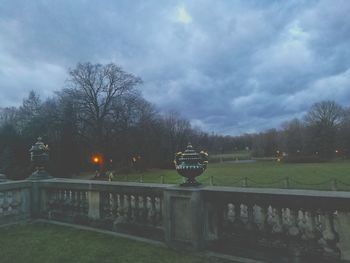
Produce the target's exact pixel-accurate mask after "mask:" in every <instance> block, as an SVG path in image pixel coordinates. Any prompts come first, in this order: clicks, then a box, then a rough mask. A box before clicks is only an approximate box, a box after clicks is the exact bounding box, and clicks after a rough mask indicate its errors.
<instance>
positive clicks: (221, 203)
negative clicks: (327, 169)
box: [0, 179, 350, 262]
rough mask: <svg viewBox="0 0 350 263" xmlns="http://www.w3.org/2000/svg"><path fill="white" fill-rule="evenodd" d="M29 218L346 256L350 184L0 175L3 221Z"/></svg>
mask: <svg viewBox="0 0 350 263" xmlns="http://www.w3.org/2000/svg"><path fill="white" fill-rule="evenodd" d="M29 218H46V219H48V220H55V221H62V222H69V223H74V224H80V225H88V226H92V227H98V228H104V229H108V230H112V231H117V232H122V233H128V234H131V235H137V236H144V237H147V238H152V239H157V240H162V241H166V242H167V243H168V244H169V245H172V244H174V245H177V244H180V243H182V244H185V246H187V247H191V246H192V247H193V248H200V249H211V250H215V251H219V252H224V253H231V254H232V253H233V254H239V253H240V252H242V251H249V252H248V257H249V256H253V257H254V256H256V257H257V258H264V256H266V254H267V253H268V254H270V255H274V256H275V255H276V256H278V255H282V256H294V257H299V256H302V257H306V258H311V259H310V260H311V261H310V260H309V262H315V261H312V260H314V259H315V258H321V257H322V258H326V259H329V260H330V261H331V262H334V261H335V260H338V259H346V260H350V192H335V191H310V190H307V191H306V190H288V189H262V188H238V187H237V188H234V187H214V186H212V187H196V188H184V187H177V186H174V185H165V184H145V183H129V182H124V183H122V182H105V181H85V180H71V179H49V180H41V181H17V182H13V181H12V182H4V183H1V184H0V225H1V224H6V223H10V222H17V221H19V220H23V219H29ZM173 241H174V242H173ZM252 251H253V252H252ZM260 252H261V253H260ZM249 253H250V254H249ZM245 256H247V255H245ZM279 262H282V261H279ZM318 262H319V261H318Z"/></svg>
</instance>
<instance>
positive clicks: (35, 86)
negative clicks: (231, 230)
mask: <svg viewBox="0 0 350 263" xmlns="http://www.w3.org/2000/svg"><path fill="white" fill-rule="evenodd" d="M349 14H350V1H348V0H324V1H323V0H320V1H316V0H305V1H303V0H295V1H286V0H281V1H272V0H255V1H252V0H241V1H239V0H226V1H224V0H222V1H220V0H218V1H213V0H196V1H189V0H188V1H185V0H183V1H159V0H143V1H136V0H135V1H130V0H125V1H124V0H111V1H102V0H101V1H87V0H74V1H72V0H66V1H63V0H61V1H49V0H46V1H43V0H42V1H39V0H37V1H33V0H27V1H25V0H20V1H19V0H18V1H17V0H0V91H1V92H0V106H1V107H5V106H16V105H19V104H20V103H21V101H22V99H23V98H24V97H25V96H26V95H27V94H28V91H29V90H35V91H37V92H39V93H40V94H41V96H42V97H43V98H44V97H47V96H50V95H52V94H53V91H55V90H59V89H61V88H62V87H63V86H64V82H65V79H66V78H67V70H68V68H72V67H74V66H75V65H76V64H77V63H78V62H87V61H89V62H92V63H108V62H114V63H116V64H119V65H120V66H122V67H123V68H124V69H125V70H126V71H128V72H132V73H134V74H136V75H138V76H140V77H141V78H142V79H143V81H144V84H143V85H142V86H140V89H141V90H142V92H143V94H144V96H145V98H146V99H148V100H149V101H151V102H153V103H154V104H155V105H156V106H157V108H158V109H160V110H161V111H164V112H165V111H170V110H175V111H177V112H179V113H180V114H181V115H182V116H184V117H186V118H189V119H190V120H191V122H192V124H194V125H196V126H199V127H201V128H202V129H204V130H206V131H214V132H217V133H221V134H233V135H237V134H241V133H244V132H255V131H260V130H264V129H266V128H271V127H279V125H280V124H281V123H282V122H283V121H285V120H289V119H291V118H294V117H301V116H303V114H304V113H305V111H307V110H308V108H309V107H310V106H311V105H312V104H313V103H315V102H317V101H320V100H326V99H327V100H328V99H330V100H335V101H337V102H338V103H340V104H341V105H344V106H350V15H349Z"/></svg>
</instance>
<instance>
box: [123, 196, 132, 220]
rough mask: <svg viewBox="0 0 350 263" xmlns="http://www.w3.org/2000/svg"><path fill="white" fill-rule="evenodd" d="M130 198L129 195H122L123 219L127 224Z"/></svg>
mask: <svg viewBox="0 0 350 263" xmlns="http://www.w3.org/2000/svg"><path fill="white" fill-rule="evenodd" d="M130 212H131V211H130V197H129V195H127V194H125V195H124V218H125V220H126V221H127V222H128V221H130Z"/></svg>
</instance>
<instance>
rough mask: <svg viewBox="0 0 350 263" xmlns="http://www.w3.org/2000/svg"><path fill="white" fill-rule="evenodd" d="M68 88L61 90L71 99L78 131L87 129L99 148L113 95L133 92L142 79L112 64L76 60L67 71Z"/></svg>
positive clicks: (115, 96) (110, 111) (118, 95)
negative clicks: (76, 113)
mask: <svg viewBox="0 0 350 263" xmlns="http://www.w3.org/2000/svg"><path fill="white" fill-rule="evenodd" d="M69 75H70V78H69V80H68V83H69V87H68V88H67V89H65V90H64V93H66V94H69V95H70V96H71V97H73V98H74V103H75V105H76V106H77V107H78V112H79V118H80V121H81V128H82V129H81V131H84V132H90V133H91V134H90V135H91V136H90V137H92V138H94V139H95V145H96V146H97V147H101V146H102V145H101V144H102V141H103V137H104V131H105V120H106V118H107V117H108V116H109V115H110V114H111V113H112V110H111V108H112V107H111V105H112V102H113V101H114V100H115V98H117V97H120V96H122V95H123V94H125V93H129V92H132V91H133V89H134V87H135V86H136V85H137V84H139V83H141V79H140V78H138V77H136V76H134V75H133V74H130V73H126V72H125V71H123V69H122V68H121V67H119V66H117V65H115V64H113V63H111V64H107V65H101V64H91V63H79V64H78V65H77V66H76V68H75V69H72V70H70V71H69Z"/></svg>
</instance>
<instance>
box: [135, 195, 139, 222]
mask: <svg viewBox="0 0 350 263" xmlns="http://www.w3.org/2000/svg"><path fill="white" fill-rule="evenodd" d="M134 202H135V206H134V207H135V208H134V217H135V219H134V220H135V222H137V223H138V222H140V198H139V196H138V195H135V201H134Z"/></svg>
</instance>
